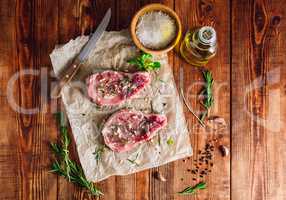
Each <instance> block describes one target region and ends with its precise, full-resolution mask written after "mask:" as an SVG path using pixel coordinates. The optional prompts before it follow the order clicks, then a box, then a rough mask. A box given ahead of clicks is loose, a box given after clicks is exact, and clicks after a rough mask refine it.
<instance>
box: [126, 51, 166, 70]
mask: <svg viewBox="0 0 286 200" xmlns="http://www.w3.org/2000/svg"><path fill="white" fill-rule="evenodd" d="M152 58H153V56H152V55H151V54H149V53H145V52H142V53H141V55H140V56H138V57H136V58H133V59H131V60H129V61H127V62H128V63H129V64H132V65H136V67H137V68H138V69H139V70H142V71H152V70H156V69H159V68H160V67H161V64H160V62H153V61H152Z"/></svg>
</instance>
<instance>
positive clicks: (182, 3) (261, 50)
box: [0, 0, 286, 200]
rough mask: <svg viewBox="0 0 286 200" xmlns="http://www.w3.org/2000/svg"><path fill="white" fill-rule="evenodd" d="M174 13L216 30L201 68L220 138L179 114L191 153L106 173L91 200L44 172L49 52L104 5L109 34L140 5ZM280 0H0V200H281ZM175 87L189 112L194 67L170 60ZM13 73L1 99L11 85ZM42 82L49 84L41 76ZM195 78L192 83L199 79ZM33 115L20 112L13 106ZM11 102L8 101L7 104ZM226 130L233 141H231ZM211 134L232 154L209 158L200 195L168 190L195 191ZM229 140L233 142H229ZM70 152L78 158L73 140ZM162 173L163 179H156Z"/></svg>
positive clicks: (283, 81)
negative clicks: (132, 170) (219, 121)
mask: <svg viewBox="0 0 286 200" xmlns="http://www.w3.org/2000/svg"><path fill="white" fill-rule="evenodd" d="M154 2H158V3H163V4H165V5H167V6H169V7H170V8H173V9H174V10H175V11H176V12H177V13H178V15H179V16H180V18H181V20H182V24H183V27H184V31H186V30H187V29H188V28H189V27H194V26H201V25H211V26H214V27H215V29H216V30H217V32H218V41H219V51H218V53H217V55H216V57H215V58H214V59H213V60H211V62H210V63H209V64H208V65H207V68H208V69H210V70H211V71H212V73H213V76H214V79H215V87H214V88H215V92H214V95H215V105H214V107H213V109H212V110H211V113H210V114H211V115H218V116H221V117H223V118H224V119H225V120H226V122H227V124H228V129H226V130H225V131H223V132H215V131H206V130H204V129H202V128H201V127H200V126H199V125H198V123H197V121H196V120H195V118H194V117H193V116H192V115H191V114H190V113H189V112H188V111H187V109H185V114H186V117H187V122H188V127H189V130H190V132H191V135H190V137H191V142H192V146H193V148H194V155H193V157H191V158H189V159H184V161H183V160H179V161H176V162H172V163H169V164H167V165H164V166H161V167H158V168H154V169H150V170H145V171H142V172H139V173H136V174H132V175H128V176H124V177H120V176H117V177H110V178H109V179H107V180H105V181H102V182H100V183H98V184H97V185H98V186H99V187H100V188H101V189H102V191H103V192H104V194H105V195H104V196H103V197H100V198H96V197H90V196H89V195H88V193H87V192H86V191H85V190H82V189H81V188H79V187H77V186H74V185H73V184H70V183H68V182H66V181H65V180H64V179H63V178H60V177H57V176H56V175H54V174H51V173H49V172H48V170H49V167H50V164H51V162H52V159H53V158H52V156H51V151H50V149H49V145H48V143H49V141H51V140H56V138H57V137H58V132H57V128H56V124H55V120H54V119H53V115H52V113H54V112H55V111H56V110H58V109H61V107H62V105H61V102H57V101H54V100H50V99H48V98H46V96H45V93H48V92H49V84H50V83H51V82H52V81H54V79H53V78H52V77H51V76H50V72H51V70H52V68H51V63H50V60H49V57H48V54H49V53H50V52H51V51H52V49H53V48H54V46H55V45H56V44H61V43H65V42H67V41H69V40H70V39H71V38H75V37H77V36H78V35H81V34H89V33H90V32H91V31H92V30H94V29H95V28H96V26H97V25H98V23H99V22H100V20H101V19H102V17H103V16H104V14H105V12H106V10H107V9H108V8H112V19H111V23H110V25H109V26H108V30H120V29H122V28H128V26H129V23H130V20H131V18H132V16H133V14H134V13H135V12H136V11H137V10H138V9H139V8H140V7H142V6H144V5H146V4H148V3H154ZM285 3H286V1H285V0H282V1H279V0H273V1H270V0H243V1H238V0H234V1H227V0H222V1H214V0H32V1H29V0H1V1H0V27H1V28H2V32H1V34H0V128H1V133H0V145H1V150H0V182H1V183H2V185H1V188H0V199H7V200H10V199H11V200H14V199H19V200H20V199H21V200H22V199H23V200H28V199H31V200H41V199H48V200H56V199H57V200H58V199H60V200H61V199H62V200H67V199H68V200H70V199H77V200H78V199H93V200H95V199H102V200H177V199H178V200H180V199H196V200H206V199H212V200H218V199H219V200H227V199H232V200H241V199H243V200H270V199H271V200H284V199H286V192H285V188H286V182H285V180H286V173H285V170H284V166H286V162H285V159H284V158H285V156H286V155H285V154H286V153H285V152H286V147H285V145H284V144H285V142H286V135H285V131H284V130H285V128H286V106H285V104H284V102H285V101H286V68H285V59H284V56H285V53H286V43H285V41H284V39H285V38H286V31H285V30H286V23H285V12H286V10H285V9H284V7H283V6H284V5H285ZM169 63H170V64H171V65H173V71H174V76H175V80H176V83H177V86H179V84H180V83H181V82H180V80H183V82H182V83H183V85H184V91H185V96H186V97H187V99H188V101H189V103H190V104H191V105H192V107H193V108H194V109H195V111H196V112H197V113H199V112H200V111H201V106H200V104H199V101H198V99H197V98H194V95H195V94H197V93H198V92H199V90H200V89H201V87H202V85H201V81H202V80H203V79H202V74H201V69H200V68H196V67H192V66H190V65H189V64H187V63H186V62H184V61H183V60H182V59H181V58H180V56H179V55H178V53H177V52H172V53H170V54H169ZM24 70H34V71H33V73H35V75H31V74H30V75H21V76H20V77H19V78H18V79H17V80H16V81H15V84H14V85H13V90H12V91H11V93H9V94H11V95H9V94H7V92H6V90H7V86H8V85H9V79H10V78H11V77H12V76H13V75H14V74H15V73H17V72H20V71H21V72H22V73H23V72H24ZM47 77H48V78H47ZM198 81H199V83H198ZM11 96H12V97H13V99H14V100H15V103H16V104H17V105H19V106H21V107H22V108H25V109H33V108H38V109H39V110H40V111H41V112H37V113H35V114H23V113H22V114H21V113H19V112H16V111H15V106H14V107H13V105H12V104H11V99H10V98H11ZM8 99H9V100H8ZM230 133H231V138H230ZM218 135H223V138H222V139H220V140H219V141H218V143H216V146H218V145H220V144H224V145H226V146H230V143H231V147H232V149H231V151H232V155H231V163H230V157H226V158H223V157H221V156H220V153H219V151H218V150H216V151H215V153H214V168H213V169H212V173H211V174H210V175H209V176H207V179H201V180H204V181H206V182H207V184H208V188H207V190H204V191H200V193H199V194H196V195H194V196H184V197H182V196H179V195H177V194H176V192H178V191H180V190H182V189H184V188H185V187H186V186H188V185H193V184H195V183H197V182H198V181H199V180H200V179H197V181H193V180H192V178H193V176H192V175H190V172H188V171H187V169H191V168H192V167H193V166H194V160H195V159H197V158H198V151H199V150H201V149H202V148H203V147H204V145H205V143H206V142H207V141H208V140H210V139H212V138H215V137H218ZM230 139H231V140H230ZM71 152H72V153H73V157H74V158H75V159H77V154H76V151H75V144H73V146H72V149H71ZM156 171H160V172H161V173H162V174H163V175H164V176H165V177H166V178H167V181H166V182H159V181H158V180H156V179H154V176H153V173H154V172H156Z"/></svg>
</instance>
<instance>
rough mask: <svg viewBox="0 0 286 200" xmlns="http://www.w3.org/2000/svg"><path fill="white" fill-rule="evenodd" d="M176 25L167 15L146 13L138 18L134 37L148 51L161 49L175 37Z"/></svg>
mask: <svg viewBox="0 0 286 200" xmlns="http://www.w3.org/2000/svg"><path fill="white" fill-rule="evenodd" d="M176 31H177V28H176V24H175V21H174V19H172V18H171V17H170V16H169V15H168V14H166V13H164V12H161V11H154V12H148V13H146V14H144V15H143V16H141V17H140V18H139V22H138V24H137V27H136V35H137V37H138V39H139V40H140V42H141V43H142V44H143V45H144V46H145V47H147V48H150V49H162V48H164V47H166V46H167V45H168V44H169V43H171V42H172V41H173V40H174V38H175V36H176Z"/></svg>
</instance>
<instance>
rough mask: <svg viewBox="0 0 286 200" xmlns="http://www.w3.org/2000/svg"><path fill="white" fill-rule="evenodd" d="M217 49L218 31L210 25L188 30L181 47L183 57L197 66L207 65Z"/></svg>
mask: <svg viewBox="0 0 286 200" xmlns="http://www.w3.org/2000/svg"><path fill="white" fill-rule="evenodd" d="M216 50H217V38H216V32H215V30H214V28H212V27H210V26H204V27H201V28H198V29H195V30H190V31H188V32H187V34H186V36H185V38H184V41H183V42H182V44H181V47H180V52H181V55H182V57H183V58H184V59H185V60H186V61H187V62H188V63H190V64H192V65H196V66H205V65H206V64H207V63H208V61H209V59H211V58H212V57H214V55H215V54H216Z"/></svg>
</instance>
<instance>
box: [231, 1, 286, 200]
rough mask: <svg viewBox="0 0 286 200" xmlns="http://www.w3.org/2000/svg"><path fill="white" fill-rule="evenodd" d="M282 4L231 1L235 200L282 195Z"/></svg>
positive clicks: (285, 46)
mask: <svg viewBox="0 0 286 200" xmlns="http://www.w3.org/2000/svg"><path fill="white" fill-rule="evenodd" d="M285 3H286V2H285V1H243V2H242V1H234V2H233V4H232V30H233V31H232V33H233V34H232V52H233V54H232V97H233V98H232V113H233V115H232V155H233V156H232V167H231V169H232V199H234V200H236V199H249V200H254V199H255V200H256V199H259V200H264V199H273V200H280V199H281V200H282V199H285V198H286V192H285V186H286V185H285V184H286V182H285V172H284V170H283V166H286V163H285V152H286V149H285V145H284V144H285V139H286V135H285V128H286V127H285V126H286V124H285V122H286V121H285V111H286V110H285V106H284V103H283V101H285V95H286V94H285V88H284V89H283V87H285V77H286V76H285V59H284V58H283V57H284V56H283V55H285V53H286V50H285V49H286V43H285V42H284V41H283V40H284V39H283V38H285V30H286V23H285V20H283V17H284V18H285V7H284V6H285ZM237 30H239V31H237Z"/></svg>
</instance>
